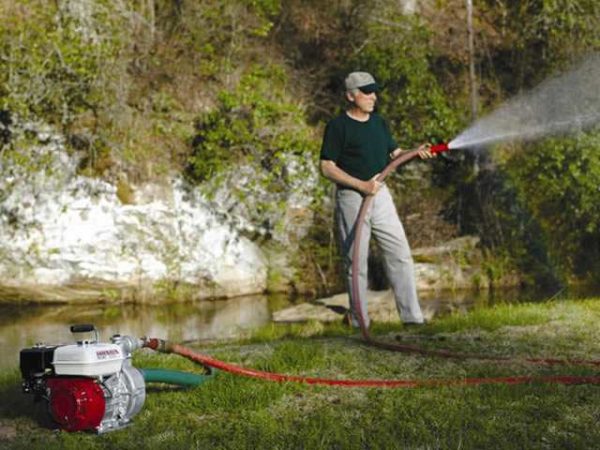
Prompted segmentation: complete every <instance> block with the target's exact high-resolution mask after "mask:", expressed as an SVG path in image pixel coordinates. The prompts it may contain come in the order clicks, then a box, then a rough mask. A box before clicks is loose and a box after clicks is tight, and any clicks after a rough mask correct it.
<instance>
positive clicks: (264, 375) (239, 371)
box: [144, 338, 600, 388]
mask: <svg viewBox="0 0 600 450" xmlns="http://www.w3.org/2000/svg"><path fill="white" fill-rule="evenodd" d="M144 346H145V347H149V348H152V349H154V350H158V351H163V352H168V353H175V354H178V355H181V356H184V357H186V358H188V359H190V360H192V361H194V362H197V363H199V364H202V365H203V366H208V367H213V368H215V369H219V370H222V371H224V372H229V373H232V374H235V375H241V376H244V377H249V378H258V379H262V380H268V381H276V382H280V383H285V382H293V383H304V384H315V385H325V386H339V387H360V388H366V387H373V388H418V387H439V386H477V385H482V384H511V385H513V384H525V383H558V384H566V385H570V384H600V376H573V375H550V376H541V377H536V376H516V377H493V378H456V379H434V380H432V379H429V380H372V379H367V380H337V379H330V378H316V377H303V376H297V375H285V374H280V373H273V372H265V371H262V370H256V369H249V368H245V367H240V366H237V365H235V364H229V363H226V362H224V361H220V360H218V359H215V358H212V357H210V356H207V355H204V354H202V353H199V352H196V351H194V350H191V349H189V348H187V347H184V346H182V345H178V344H169V343H167V342H166V341H163V340H161V339H154V338H153V339H146V340H145V344H144Z"/></svg>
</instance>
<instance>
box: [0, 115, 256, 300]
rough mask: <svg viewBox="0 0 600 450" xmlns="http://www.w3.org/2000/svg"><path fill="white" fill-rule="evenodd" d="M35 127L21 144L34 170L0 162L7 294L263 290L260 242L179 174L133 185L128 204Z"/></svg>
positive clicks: (0, 242)
mask: <svg viewBox="0 0 600 450" xmlns="http://www.w3.org/2000/svg"><path fill="white" fill-rule="evenodd" d="M29 129H30V131H31V130H32V129H33V130H36V128H35V126H34V125H29ZM37 136H38V138H39V139H38V142H37V145H35V146H33V147H32V148H29V149H23V150H22V153H24V154H28V156H29V158H30V159H31V164H32V165H34V166H35V165H37V166H38V167H37V169H38V170H31V168H28V167H26V166H25V165H23V164H19V163H18V162H17V161H10V160H7V159H4V160H2V161H0V192H2V193H3V195H2V196H1V197H0V286H4V287H5V288H6V289H5V291H4V292H5V294H6V293H7V292H17V291H18V290H19V288H22V289H25V290H26V292H28V294H29V295H30V296H31V297H30V298H29V299H30V300H37V299H40V298H42V299H48V297H50V298H49V299H52V297H54V296H53V295H52V293H53V292H54V294H55V297H54V299H55V300H61V301H64V300H67V299H69V298H70V296H69V291H72V292H71V293H72V294H73V295H82V289H83V287H85V285H86V283H87V284H88V286H89V288H90V289H89V291H90V292H91V293H94V292H97V291H98V286H102V290H103V291H107V290H111V289H113V290H122V289H128V290H129V291H130V292H134V291H135V290H136V289H137V290H138V291H140V292H143V293H144V296H147V297H151V296H152V292H153V291H156V293H157V294H159V295H164V292H161V286H165V285H188V286H190V287H191V288H192V289H194V288H195V291H196V292H194V294H193V295H192V297H193V298H207V297H231V296H238V295H243V294H254V293H262V292H264V290H265V288H266V276H267V264H266V259H265V257H264V255H263V254H262V251H261V250H260V249H259V248H258V246H257V245H255V244H254V243H253V242H251V241H250V240H249V239H247V238H245V237H243V236H241V235H240V234H239V233H238V232H237V231H236V229H235V228H233V227H232V226H231V225H229V224H228V223H227V222H225V221H223V220H222V219H221V218H220V217H219V216H218V215H217V214H215V213H214V212H213V211H212V209H211V208H210V205H209V203H208V202H207V201H206V200H205V199H204V197H203V196H202V195H201V194H200V193H199V192H198V191H197V190H195V189H193V188H192V187H190V186H186V184H185V183H184V182H183V181H182V180H181V179H178V178H174V179H172V180H170V182H168V183H166V184H165V185H160V186H159V185H144V186H138V187H136V189H135V192H136V193H137V194H138V195H137V198H136V201H135V204H127V205H124V204H122V203H121V201H120V200H119V198H118V197H117V189H116V187H115V186H113V185H112V184H110V183H107V182H105V181H103V180H100V179H94V178H88V177H84V176H81V175H78V174H77V169H76V168H77V161H76V160H74V159H73V158H71V157H70V156H69V155H68V154H67V153H66V150H65V148H64V145H63V142H62V139H61V137H60V136H58V135H56V134H53V133H51V132H50V131H49V130H48V129H46V128H44V129H42V130H37ZM20 151H21V150H20ZM40 291H44V295H40V296H38V295H36V292H38V293H39V292H40ZM84 297H85V296H84ZM5 298H6V297H5ZM73 298H75V297H71V299H73Z"/></svg>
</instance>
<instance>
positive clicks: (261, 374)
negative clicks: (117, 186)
mask: <svg viewBox="0 0 600 450" xmlns="http://www.w3.org/2000/svg"><path fill="white" fill-rule="evenodd" d="M448 150H450V147H449V145H448V144H439V145H434V146H432V147H431V148H430V152H431V153H433V154H437V153H442V152H446V151H448ZM418 154H419V150H412V151H409V152H406V153H404V154H402V155H400V156H399V157H398V158H396V159H394V160H393V161H392V162H391V163H390V164H388V166H387V167H385V169H384V170H383V171H382V172H381V174H380V175H379V176H378V178H377V181H379V182H383V180H384V179H385V178H386V177H387V176H388V175H389V174H390V173H391V172H392V171H393V170H395V169H396V168H397V167H399V166H400V165H402V164H405V163H407V162H409V161H411V160H412V159H414V158H415V157H417V156H418ZM372 198H373V196H371V195H369V196H365V197H364V199H363V203H362V205H361V208H360V210H359V213H358V217H357V219H356V224H355V242H354V248H353V255H352V292H353V295H352V296H351V297H352V305H353V307H354V310H355V311H356V313H357V316H358V321H359V325H360V330H361V334H362V336H363V339H364V340H365V341H366V342H367V343H368V344H370V345H373V346H375V347H378V348H383V349H386V350H392V351H400V352H408V353H418V354H421V355H426V356H438V357H444V358H456V359H478V360H487V361H493V362H496V363H507V362H524V363H529V364H537V365H549V366H553V365H578V366H585V365H589V366H600V361H598V360H581V359H557V358H521V359H518V358H510V357H500V356H490V355H472V354H464V353H456V352H452V351H448V350H427V349H424V348H421V347H418V346H412V345H401V344H394V343H388V342H382V341H378V340H375V339H373V338H372V337H371V335H370V333H369V330H368V328H367V327H366V324H365V320H364V315H363V311H362V309H361V301H360V300H361V299H360V294H359V292H360V291H359V289H358V287H359V286H358V272H359V271H358V264H359V263H358V261H359V259H360V258H359V257H360V254H359V252H360V250H359V249H360V245H359V244H360V242H359V240H360V236H361V231H362V226H363V224H364V222H365V217H366V214H367V212H368V209H369V206H370V203H371V201H372ZM144 342H145V344H144V346H146V347H149V348H153V349H154V350H157V351H163V352H168V353H176V354H178V355H181V356H184V357H186V358H188V359H190V360H192V361H195V362H197V363H199V364H202V365H203V366H206V367H212V368H215V369H219V370H222V371H225V372H229V373H233V374H236V375H241V376H246V377H251V378H259V379H264V380H269V381H276V382H299V383H306V384H318V385H328V386H343V387H385V388H415V387H435V386H472V385H482V384H511V385H514V384H523V383H531V382H544V383H558V384H600V376H576V375H554V376H512V377H489V378H459V379H442V380H431V379H428V380H377V379H366V380H338V379H328V378H317V377H304V376H295V375H286V374H279V373H272V372H266V371H261V370H255V369H250V368H244V367H240V366H237V365H235V364H229V363H226V362H224V361H220V360H217V359H215V358H212V357H210V356H208V355H204V354H202V353H199V352H196V351H194V350H191V349H189V348H186V347H184V346H181V345H178V344H170V343H168V342H167V341H164V340H161V339H156V338H147V339H145V341H144Z"/></svg>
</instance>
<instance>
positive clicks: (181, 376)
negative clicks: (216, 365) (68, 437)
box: [138, 369, 214, 386]
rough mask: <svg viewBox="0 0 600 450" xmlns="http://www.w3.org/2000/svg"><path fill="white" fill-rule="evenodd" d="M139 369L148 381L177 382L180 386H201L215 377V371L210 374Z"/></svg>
mask: <svg viewBox="0 0 600 450" xmlns="http://www.w3.org/2000/svg"><path fill="white" fill-rule="evenodd" d="M138 370H139V371H140V372H141V373H142V376H143V377H144V381H146V382H155V383H167V384H176V385H178V386H199V385H201V384H202V383H204V382H205V381H206V380H210V379H211V378H212V377H214V373H213V374H210V375H199V374H196V373H189V372H180V371H178V370H167V369H138Z"/></svg>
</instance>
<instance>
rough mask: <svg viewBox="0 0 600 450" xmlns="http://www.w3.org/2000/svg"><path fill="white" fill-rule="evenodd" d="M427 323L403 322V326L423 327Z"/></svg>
mask: <svg viewBox="0 0 600 450" xmlns="http://www.w3.org/2000/svg"><path fill="white" fill-rule="evenodd" d="M425 325H427V322H425V321H423V322H402V328H413V327H423V326H425Z"/></svg>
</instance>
